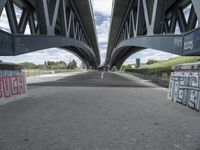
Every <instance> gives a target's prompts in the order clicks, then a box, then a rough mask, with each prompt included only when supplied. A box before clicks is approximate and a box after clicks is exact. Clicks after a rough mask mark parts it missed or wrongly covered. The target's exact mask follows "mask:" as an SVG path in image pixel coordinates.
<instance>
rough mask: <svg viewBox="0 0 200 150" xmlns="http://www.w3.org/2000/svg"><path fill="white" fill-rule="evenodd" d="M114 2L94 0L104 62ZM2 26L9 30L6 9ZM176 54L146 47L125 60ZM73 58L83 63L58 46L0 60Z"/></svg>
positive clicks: (161, 58)
mask: <svg viewBox="0 0 200 150" xmlns="http://www.w3.org/2000/svg"><path fill="white" fill-rule="evenodd" d="M112 3H113V2H112V0H92V4H93V10H94V18H95V21H96V30H97V37H98V42H99V47H100V55H101V63H102V64H103V63H104V61H105V57H106V51H107V45H108V37H109V30H110V20H111V11H112ZM16 13H17V16H18V18H20V17H19V16H20V13H21V12H20V11H17V12H16ZM0 28H1V29H3V30H6V31H7V32H9V27H8V21H7V17H6V13H5V11H3V14H2V16H1V17H0ZM26 32H27V33H28V32H30V31H29V28H28V27H27V29H26ZM176 56H177V55H173V54H170V53H165V52H161V51H157V50H153V49H146V50H143V51H140V52H138V53H135V54H134V55H132V56H131V57H129V58H128V59H127V61H126V62H125V64H133V63H135V59H136V58H140V59H141V62H143V63H144V62H147V61H148V60H149V59H155V60H166V59H169V58H171V57H176ZM72 59H75V60H76V61H77V62H78V64H80V63H81V61H80V60H79V59H78V58H77V57H76V56H74V55H73V54H72V53H70V52H67V51H66V50H61V49H57V48H51V49H45V50H41V51H37V52H33V53H28V54H23V55H19V56H9V57H5V56H0V60H3V61H4V62H14V63H22V62H25V61H28V62H33V63H35V64H43V63H44V61H47V60H51V61H60V60H62V61H65V62H69V61H70V60H72Z"/></svg>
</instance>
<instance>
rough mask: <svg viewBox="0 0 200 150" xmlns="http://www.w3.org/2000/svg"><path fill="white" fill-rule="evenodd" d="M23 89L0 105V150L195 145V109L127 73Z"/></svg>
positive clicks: (198, 136) (198, 129) (198, 142)
mask: <svg viewBox="0 0 200 150" xmlns="http://www.w3.org/2000/svg"><path fill="white" fill-rule="evenodd" d="M102 76H103V77H102ZM28 89H29V96H30V97H29V98H27V99H23V100H20V101H16V102H12V103H9V104H6V105H2V106H0V150H199V149H200V113H198V112H195V111H193V110H191V109H189V108H186V107H184V106H182V105H179V104H176V103H173V102H171V101H169V100H167V99H166V97H167V89H164V88H160V87H157V86H155V85H153V84H151V83H149V82H147V81H145V80H142V79H139V78H137V77H134V76H132V75H128V74H121V73H103V75H102V73H101V72H89V73H82V74H78V75H73V76H67V77H65V76H62V78H59V79H58V80H53V81H48V82H44V83H34V84H31V85H29V87H28Z"/></svg>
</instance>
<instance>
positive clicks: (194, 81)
mask: <svg viewBox="0 0 200 150" xmlns="http://www.w3.org/2000/svg"><path fill="white" fill-rule="evenodd" d="M168 98H169V99H170V100H172V101H175V102H178V103H181V104H183V105H185V106H188V107H190V108H192V109H195V110H197V111H200V73H198V72H173V73H172V74H171V79H170V83H169V94H168Z"/></svg>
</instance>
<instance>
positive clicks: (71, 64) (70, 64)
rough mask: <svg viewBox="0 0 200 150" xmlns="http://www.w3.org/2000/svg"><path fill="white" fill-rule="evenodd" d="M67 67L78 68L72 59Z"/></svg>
mask: <svg viewBox="0 0 200 150" xmlns="http://www.w3.org/2000/svg"><path fill="white" fill-rule="evenodd" d="M68 68H69V69H76V68H78V66H77V62H76V61H75V60H74V59H73V60H72V61H70V62H69V63H68Z"/></svg>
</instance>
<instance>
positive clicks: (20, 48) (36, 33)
mask: <svg viewBox="0 0 200 150" xmlns="http://www.w3.org/2000/svg"><path fill="white" fill-rule="evenodd" d="M3 9H5V11H6V14H7V19H8V22H9V27H10V31H11V33H8V32H5V31H3V30H2V29H1V30H0V55H1V56H15V55H19V54H24V53H29V52H34V51H37V50H42V49H47V48H52V47H58V48H62V49H66V50H68V51H70V52H72V53H74V54H75V55H77V56H78V57H79V58H80V59H82V60H83V62H85V64H86V66H87V67H92V68H97V66H98V65H99V64H100V55H99V47H98V44H97V37H96V30H95V22H94V16H93V10H92V5H91V1H90V0H75V1H73V0H1V1H0V16H1V15H2V11H3ZM17 9H19V10H20V11H22V14H21V17H19V16H17V15H16V11H17ZM18 20H19V21H18ZM27 27H29V28H30V34H28V35H27V33H26V32H25V30H26V28H27Z"/></svg>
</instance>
